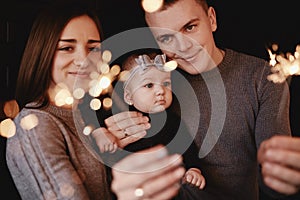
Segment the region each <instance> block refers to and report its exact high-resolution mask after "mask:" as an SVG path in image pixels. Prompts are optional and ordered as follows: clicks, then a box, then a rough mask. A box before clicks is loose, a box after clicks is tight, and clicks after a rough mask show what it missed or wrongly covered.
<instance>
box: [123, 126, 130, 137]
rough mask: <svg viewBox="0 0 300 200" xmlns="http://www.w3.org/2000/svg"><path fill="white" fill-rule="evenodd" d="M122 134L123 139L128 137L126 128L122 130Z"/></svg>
mask: <svg viewBox="0 0 300 200" xmlns="http://www.w3.org/2000/svg"><path fill="white" fill-rule="evenodd" d="M123 133H124V137H128V136H129V134H128V132H127V130H126V128H125V129H124V130H123Z"/></svg>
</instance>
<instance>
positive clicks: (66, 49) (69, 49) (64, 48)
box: [58, 47, 73, 51]
mask: <svg viewBox="0 0 300 200" xmlns="http://www.w3.org/2000/svg"><path fill="white" fill-rule="evenodd" d="M58 50H59V51H72V50H73V47H60V48H58Z"/></svg>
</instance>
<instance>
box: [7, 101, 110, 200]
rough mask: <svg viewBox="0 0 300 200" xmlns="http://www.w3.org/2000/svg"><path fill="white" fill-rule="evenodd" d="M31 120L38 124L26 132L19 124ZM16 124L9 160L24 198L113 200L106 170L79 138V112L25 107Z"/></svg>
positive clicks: (8, 141)
mask: <svg viewBox="0 0 300 200" xmlns="http://www.w3.org/2000/svg"><path fill="white" fill-rule="evenodd" d="M29 115H31V116H32V115H34V116H36V117H37V119H38V125H37V126H36V127H34V128H32V129H30V130H24V129H23V128H22V127H21V126H20V122H21V120H22V119H26V118H24V117H26V116H29ZM14 121H15V123H16V126H17V131H16V135H15V136H13V137H12V138H9V139H8V140H7V154H6V159H7V164H8V167H9V170H10V172H11V175H12V177H13V180H14V182H15V184H16V187H17V189H18V191H19V193H20V195H21V197H22V199H25V200H29V199H30V200H31V199H32V200H33V199H34V200H38V199H74V200H76V199H80V200H83V199H84V200H86V199H93V200H94V199H99V200H100V199H101V200H104V199H105V200H107V199H110V194H109V186H108V184H107V180H106V171H105V167H104V165H103V164H102V163H101V162H100V160H99V159H97V155H95V154H93V150H92V149H90V150H89V149H88V148H86V147H88V145H89V139H88V138H87V137H86V136H83V135H82V134H79V133H82V127H83V120H82V118H81V117H80V113H79V112H72V110H65V109H62V108H58V107H55V106H51V105H50V106H49V107H47V108H45V109H26V108H24V109H22V111H21V112H20V113H19V115H18V116H17V117H16V118H15V120H14ZM85 144H86V145H85Z"/></svg>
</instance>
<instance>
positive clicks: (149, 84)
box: [144, 83, 154, 88]
mask: <svg viewBox="0 0 300 200" xmlns="http://www.w3.org/2000/svg"><path fill="white" fill-rule="evenodd" d="M153 85H154V84H153V83H147V84H145V86H144V87H146V88H152V87H153Z"/></svg>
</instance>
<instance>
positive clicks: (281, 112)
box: [255, 64, 291, 197]
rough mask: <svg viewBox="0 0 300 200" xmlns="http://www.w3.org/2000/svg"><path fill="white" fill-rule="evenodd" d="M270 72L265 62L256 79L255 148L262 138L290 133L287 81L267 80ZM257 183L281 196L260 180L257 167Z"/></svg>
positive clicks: (273, 193) (270, 193)
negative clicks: (277, 82)
mask: <svg viewBox="0 0 300 200" xmlns="http://www.w3.org/2000/svg"><path fill="white" fill-rule="evenodd" d="M269 74H270V66H268V65H267V64H266V66H265V67H264V68H263V71H262V73H261V74H260V78H259V79H258V80H259V81H258V85H257V86H258V88H257V93H258V98H259V101H258V102H259V105H258V106H259V111H258V113H257V116H256V125H255V140H256V145H257V149H258V148H259V146H260V144H261V143H262V142H263V140H264V139H266V138H270V137H272V136H273V135H291V130H290V123H289V104H290V100H289V97H290V94H289V88H288V84H287V82H284V83H281V84H275V83H273V82H271V81H269V80H267V76H268V75H269ZM258 180H259V184H260V187H261V189H262V190H263V191H264V192H265V193H268V194H269V195H270V196H274V197H283V196H284V195H282V194H279V193H277V192H275V191H273V190H272V189H270V188H269V187H267V186H266V185H265V184H264V182H263V181H262V175H261V171H260V168H259V177H258Z"/></svg>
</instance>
